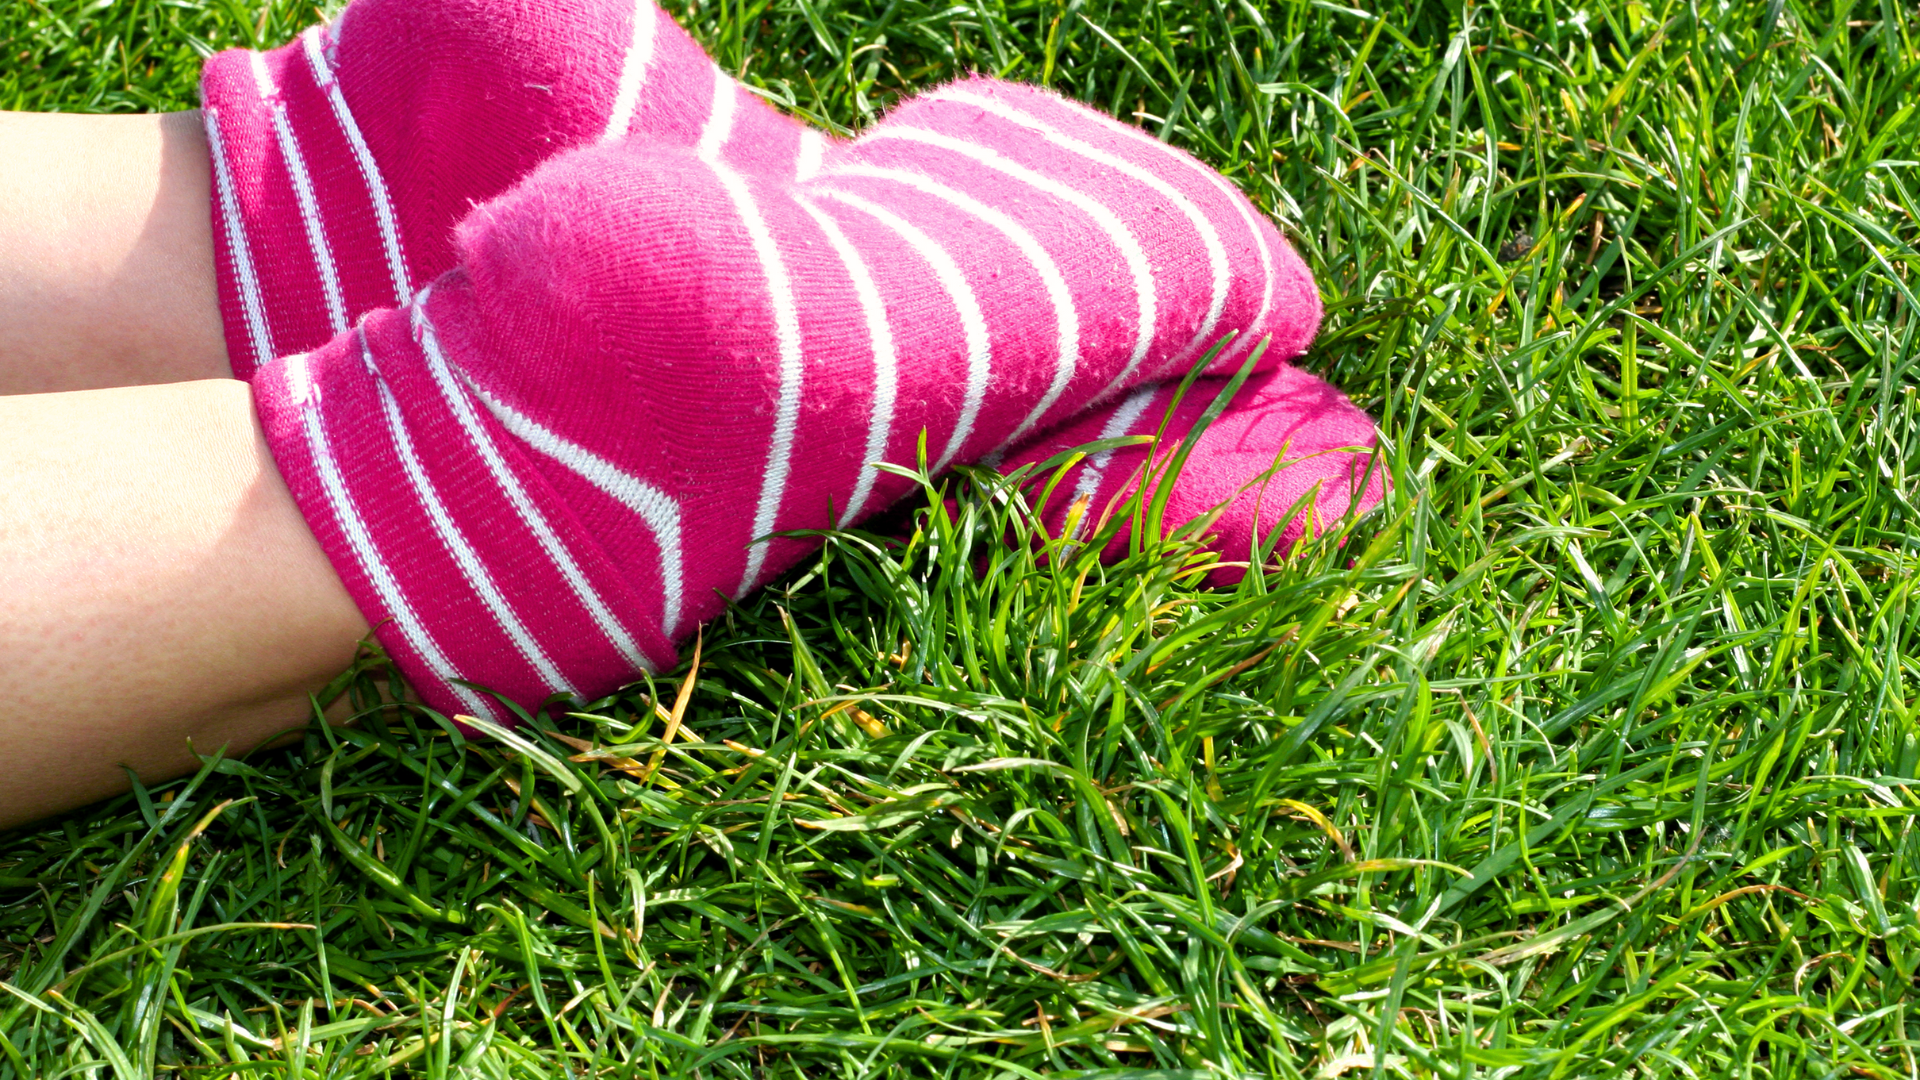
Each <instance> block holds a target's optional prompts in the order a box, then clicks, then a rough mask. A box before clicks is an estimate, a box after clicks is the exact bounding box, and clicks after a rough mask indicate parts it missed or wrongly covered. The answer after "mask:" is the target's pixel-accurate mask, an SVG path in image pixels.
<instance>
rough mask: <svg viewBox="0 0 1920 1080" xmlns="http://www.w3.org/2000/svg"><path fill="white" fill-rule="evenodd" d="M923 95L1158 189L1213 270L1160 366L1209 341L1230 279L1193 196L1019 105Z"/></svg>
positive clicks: (941, 93) (945, 92) (951, 94)
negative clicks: (1201, 300)
mask: <svg viewBox="0 0 1920 1080" xmlns="http://www.w3.org/2000/svg"><path fill="white" fill-rule="evenodd" d="M927 96H928V97H930V98H934V99H936V100H943V101H957V102H961V103H963V104H967V105H972V106H974V107H975V108H978V109H984V110H985V111H987V112H990V113H992V114H993V115H995V116H998V117H1000V118H1001V119H1003V120H1007V121H1010V122H1012V123H1015V124H1018V125H1020V126H1021V127H1024V128H1026V129H1028V130H1029V131H1036V132H1039V133H1040V134H1041V135H1044V136H1046V139H1047V141H1048V142H1050V143H1053V144H1054V145H1055V146H1058V147H1060V148H1061V149H1063V150H1070V151H1072V152H1073V153H1076V154H1079V155H1080V156H1081V157H1084V158H1087V159H1089V160H1092V161H1097V162H1099V163H1100V164H1102V165H1105V166H1107V167H1108V168H1111V169H1115V170H1117V171H1119V172H1121V173H1123V174H1125V175H1127V176H1130V177H1132V178H1134V179H1135V180H1138V181H1140V182H1141V183H1143V184H1145V185H1147V186H1148V187H1150V188H1152V189H1153V190H1155V191H1156V192H1159V193H1160V195H1161V197H1162V198H1164V199H1166V200H1167V201H1168V202H1171V203H1172V204H1173V205H1174V206H1175V207H1177V208H1178V209H1179V211H1180V213H1181V214H1182V215H1184V216H1185V217H1186V219H1187V221H1188V222H1190V223H1191V224H1192V225H1193V227H1194V229H1195V231H1197V232H1199V234H1200V243H1201V244H1202V245H1204V246H1205V247H1206V249H1207V263H1208V266H1209V268H1210V269H1211V270H1212V271H1213V300H1212V302H1211V303H1210V304H1208V305H1207V318H1206V321H1205V322H1203V323H1201V324H1200V330H1199V332H1198V333H1196V334H1194V335H1193V340H1192V341H1191V342H1189V343H1188V344H1187V347H1186V348H1184V349H1182V350H1180V353H1179V355H1177V356H1175V357H1174V358H1173V359H1171V360H1169V361H1168V362H1167V363H1166V364H1163V365H1161V368H1160V370H1161V371H1166V370H1167V369H1168V368H1171V367H1174V366H1176V365H1178V364H1180V363H1181V362H1182V361H1184V360H1185V359H1186V358H1188V357H1190V356H1192V355H1193V353H1194V352H1196V351H1198V350H1200V349H1203V348H1205V347H1206V346H1208V345H1210V344H1212V338H1213V331H1214V328H1215V327H1216V326H1218V325H1219V324H1220V316H1221V314H1222V313H1223V312H1225V311H1226V307H1227V287H1228V285H1229V283H1230V282H1229V276H1228V267H1227V252H1226V249H1225V248H1223V247H1221V246H1220V234H1219V233H1218V232H1217V231H1216V230H1215V229H1214V227H1213V222H1211V221H1209V220H1207V215H1206V214H1204V213H1202V212H1201V210H1200V208H1199V207H1197V206H1195V205H1193V200H1191V199H1189V198H1187V197H1186V196H1185V195H1182V194H1181V193H1180V192H1179V191H1178V190H1177V189H1175V188H1174V186H1173V185H1172V184H1169V183H1167V182H1166V181H1165V180H1162V179H1160V178H1159V177H1158V176H1155V175H1154V174H1153V173H1151V172H1148V171H1147V170H1146V169H1143V168H1141V167H1140V166H1138V165H1135V164H1134V163H1133V162H1131V161H1128V160H1127V159H1125V158H1122V157H1116V156H1114V155H1112V154H1109V153H1107V152H1106V151H1104V150H1101V149H1099V148H1097V147H1094V146H1089V145H1088V144H1086V143H1084V142H1081V141H1080V140H1079V139H1076V138H1074V137H1073V136H1071V135H1068V134H1067V133H1065V132H1063V131H1061V130H1060V129H1058V128H1056V127H1054V126H1052V125H1051V124H1048V123H1047V122H1046V121H1044V120H1041V119H1040V118H1039V117H1036V116H1031V115H1029V114H1027V113H1024V112H1021V111H1020V110H1019V109H1015V108H1013V107H1011V106H1008V105H1005V104H1003V103H1001V102H998V101H995V100H994V99H992V98H989V97H982V96H980V95H979V94H975V93H971V92H969V91H966V90H961V89H958V88H955V87H946V88H943V89H940V90H935V91H933V92H931V93H929V94H928V95H927ZM1109 123H1110V124H1111V125H1112V126H1113V127H1116V128H1121V127H1125V126H1126V125H1124V124H1121V123H1120V122H1119V121H1117V120H1109ZM1163 149H1167V150H1171V148H1170V147H1163ZM1173 156H1174V157H1175V158H1176V159H1177V160H1179V161H1180V163H1181V164H1183V165H1186V166H1187V167H1188V168H1193V166H1192V165H1191V164H1190V163H1189V162H1187V161H1186V159H1185V158H1181V157H1180V156H1179V155H1177V154H1175V155H1173Z"/></svg>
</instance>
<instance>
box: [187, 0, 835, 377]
mask: <svg viewBox="0 0 1920 1080" xmlns="http://www.w3.org/2000/svg"><path fill="white" fill-rule="evenodd" d="M201 100H202V103H203V105H204V112H203V114H202V115H203V120H204V122H205V124H206V129H207V138H208V143H209V146H210V150H211V154H210V156H211V158H212V166H213V194H214V206H213V234H214V244H215V255H216V266H217V270H218V275H219V288H220V307H221V315H222V317H223V319H224V323H225V327H226V335H227V355H228V356H229V358H230V359H231V362H232V364H233V371H234V375H235V376H236V377H237V378H242V379H246V378H250V377H251V375H252V373H253V370H254V369H255V368H256V367H258V366H259V365H260V364H262V363H265V362H266V361H267V360H270V359H272V358H273V357H275V356H282V355H286V354H289V353H295V352H304V351H307V350H310V349H313V348H315V347H317V346H319V345H320V344H322V343H323V342H325V341H327V340H328V339H330V338H332V337H334V336H335V335H336V334H338V333H340V332H341V331H342V330H345V329H346V328H347V327H348V326H350V325H351V324H352V323H353V321H354V320H356V319H358V318H359V317H360V316H361V315H362V314H364V313H366V312H368V311H372V310H377V309H380V308H388V307H394V306H397V305H400V304H405V303H407V302H408V301H409V300H411V299H412V297H413V295H414V293H415V292H416V291H417V290H418V289H419V287H420V286H421V285H423V284H424V283H426V282H429V281H432V280H433V279H434V278H436V277H438V276H439V275H440V274H442V273H444V272H446V271H447V270H450V269H452V268H453V266H454V262H455V259H456V257H457V256H456V251H455V245H454V239H453V226H454V225H455V223H457V222H458V221H459V220H460V219H461V218H462V217H464V216H465V215H466V214H467V212H468V211H469V210H471V209H472V208H473V207H474V206H475V205H477V204H479V203H482V202H485V201H487V200H489V199H491V198H493V197H495V196H497V195H499V194H500V193H501V192H503V191H505V190H506V189H507V188H508V187H510V186H512V185H513V184H514V183H515V182H517V181H519V180H520V179H521V178H522V177H524V176H525V175H526V174H527V173H528V172H530V171H532V170H533V169H534V168H535V167H536V166H538V165H539V164H540V163H542V162H544V161H546V160H548V159H550V158H551V157H553V156H554V155H555V154H557V153H560V152H562V151H564V150H568V149H571V148H574V147H579V146H585V145H589V144H592V143H595V142H617V141H620V140H623V139H626V138H629V137H631V138H638V139H644V140H646V141H648V142H650V143H653V144H655V145H660V146H678V147H687V148H692V147H701V148H703V149H704V150H706V151H708V152H710V153H712V154H713V155H715V156H717V157H719V158H721V159H722V160H725V161H727V162H729V163H731V164H733V165H734V166H736V167H738V168H743V169H749V170H753V169H764V170H772V171H780V172H784V173H785V174H787V175H792V174H793V173H794V171H795V170H797V169H807V168H811V167H812V166H813V165H814V164H816V163H817V162H818V161H819V158H820V155H821V154H822V152H823V151H824V149H825V147H826V140H825V138H824V137H822V136H821V135H820V134H819V133H818V132H815V131H811V130H809V129H808V128H807V127H806V126H805V125H803V124H801V123H800V122H799V121H796V120H793V119H791V118H789V117H786V116H783V115H782V114H780V113H779V112H777V111H775V110H774V109H773V108H771V107H769V106H767V105H766V104H765V103H764V102H762V101H761V100H760V99H759V98H758V97H756V96H755V95H754V94H753V93H752V92H750V91H748V90H746V89H745V88H744V87H741V86H740V85H739V84H737V83H735V82H734V81H733V80H732V79H730V78H728V77H727V76H726V75H725V74H723V73H722V72H721V71H720V70H719V68H717V67H715V66H714V63H713V61H712V60H710V59H708V57H707V55H706V53H704V52H702V51H701V49H700V47H699V46H698V45H697V44H695V43H694V41H693V40H692V39H691V38H689V37H688V36H687V34H686V32H685V31H683V30H681V29H680V27H679V26H678V25H677V24H675V23H674V21H673V19H672V18H670V17H669V16H667V15H666V14H665V13H664V12H662V11H661V10H660V9H659V8H658V7H656V6H654V4H653V2H652V0H637V2H636V0H572V2H569V3H565V4H556V3H551V2H548V0H356V2H355V3H353V4H351V5H350V6H348V7H347V9H346V10H345V11H344V12H342V13H341V15H340V16H339V18H338V19H336V20H335V21H334V22H333V23H332V24H331V25H328V26H316V27H313V28H311V29H309V30H307V31H306V32H305V33H303V34H301V35H300V37H299V38H298V39H297V40H295V41H294V42H293V43H291V44H289V45H287V46H285V47H283V48H279V49H275V50H272V51H271V52H250V51H245V50H234V51H230V52H224V53H220V54H219V55H217V56H214V57H213V58H212V59H210V60H209V61H207V64H206V67H205V70H204V71H203V73H202V75H201Z"/></svg>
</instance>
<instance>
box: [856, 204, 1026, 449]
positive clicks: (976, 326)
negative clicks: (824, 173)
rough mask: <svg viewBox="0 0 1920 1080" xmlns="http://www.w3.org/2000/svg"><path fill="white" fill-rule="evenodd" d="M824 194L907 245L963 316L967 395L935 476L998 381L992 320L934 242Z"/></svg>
mask: <svg viewBox="0 0 1920 1080" xmlns="http://www.w3.org/2000/svg"><path fill="white" fill-rule="evenodd" d="M819 192H820V194H822V195H824V196H826V197H828V198H830V199H836V200H838V201H840V202H843V203H846V204H847V205H848V206H851V207H853V208H854V209H856V210H862V211H865V212H866V213H867V214H869V215H871V216H873V217H874V218H876V219H878V220H879V222H880V223H881V224H882V225H885V226H886V227H887V228H889V229H892V230H893V231H894V232H895V233H896V234H898V235H899V237H900V239H902V240H905V241H906V242H907V245H908V246H909V247H911V248H913V250H914V251H916V252H918V253H919V255H920V257H921V258H922V259H925V260H926V261H927V265H929V266H931V267H932V268H933V276H934V278H935V280H937V281H939V282H940V287H941V288H942V289H944V290H946V293H947V297H948V299H950V300H952V301H953V306H954V308H955V309H956V310H957V311H958V312H959V313H960V330H961V333H962V334H963V335H964V337H965V340H966V345H967V392H966V398H965V399H964V400H963V401H962V403H961V405H960V416H959V418H958V420H956V421H955V422H954V426H953V434H952V435H950V436H948V437H947V446H946V449H944V450H942V451H941V452H940V459H939V460H938V461H936V462H935V463H934V465H933V471H934V472H940V471H942V470H943V469H945V468H946V467H947V466H948V465H951V464H953V459H954V457H955V456H956V455H958V454H959V453H960V448H961V447H963V446H965V445H966V442H967V440H968V439H969V438H971V437H972V436H973V425H974V422H975V421H976V420H978V419H979V417H980V407H981V405H982V404H984V403H985V401H986V398H987V384H988V382H990V381H991V380H992V377H993V344H992V341H991V339H990V338H989V337H988V335H987V318H986V316H985V315H984V314H983V313H982V312H981V311H980V301H979V300H978V299H977V298H975V296H974V295H973V286H972V285H969V284H968V283H967V275H966V274H965V273H963V272H962V271H961V269H960V266H959V264H957V263H955V262H954V261H953V256H951V255H948V254H947V252H946V249H945V248H943V247H941V246H940V245H939V244H938V243H936V242H935V241H934V239H933V237H931V236H928V235H927V234H926V233H924V232H921V231H920V230H919V229H918V228H916V227H914V226H913V225H912V224H910V223H908V222H907V221H906V220H905V219H904V218H901V217H900V216H899V215H897V214H895V213H894V212H893V211H891V210H888V209H887V208H886V207H883V206H879V205H877V204H875V203H871V202H868V201H867V200H865V199H863V198H860V197H859V196H858V195H851V194H848V193H847V192H844V191H834V190H832V189H829V188H822V189H819Z"/></svg>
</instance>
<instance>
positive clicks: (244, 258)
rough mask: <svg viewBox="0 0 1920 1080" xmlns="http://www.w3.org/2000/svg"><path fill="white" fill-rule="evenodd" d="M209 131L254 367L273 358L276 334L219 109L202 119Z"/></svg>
mask: <svg viewBox="0 0 1920 1080" xmlns="http://www.w3.org/2000/svg"><path fill="white" fill-rule="evenodd" d="M201 118H202V120H203V121H204V122H205V124H206V128H207V150H208V152H209V156H210V157H212V159H213V187H214V193H215V195H216V196H217V197H218V199H219V202H220V222H221V224H222V225H224V226H225V227H226V230H227V249H228V251H229V252H230V253H231V254H232V256H233V276H234V277H236V278H238V279H239V281H240V312H241V314H242V316H243V317H244V318H245V319H246V324H247V344H249V345H251V346H252V347H253V366H255V367H258V366H260V365H261V364H264V363H267V362H268V361H270V360H272V359H273V334H272V333H271V332H270V331H269V330H268V329H267V314H266V307H265V304H264V302H263V301H262V300H261V297H260V278H259V276H258V275H256V274H255V273H254V270H253V249H252V247H251V246H250V245H249V244H248V243H247V229H246V226H245V224H243V223H242V222H241V220H240V201H239V198H238V196H236V195H235V194H234V191H233V172H232V171H231V170H230V169H229V168H228V167H227V143H226V140H225V139H223V138H221V137H220V110H219V109H215V108H212V107H209V108H207V109H206V111H205V112H204V113H202V116H201Z"/></svg>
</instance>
